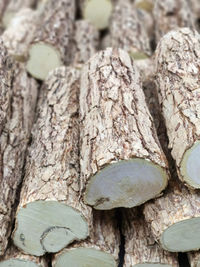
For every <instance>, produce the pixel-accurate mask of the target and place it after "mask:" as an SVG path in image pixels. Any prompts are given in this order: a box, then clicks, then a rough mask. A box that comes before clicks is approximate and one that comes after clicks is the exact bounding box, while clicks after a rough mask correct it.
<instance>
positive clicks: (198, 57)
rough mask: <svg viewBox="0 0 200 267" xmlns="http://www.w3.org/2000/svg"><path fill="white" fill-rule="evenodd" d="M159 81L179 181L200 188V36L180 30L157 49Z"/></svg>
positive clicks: (158, 86)
mask: <svg viewBox="0 0 200 267" xmlns="http://www.w3.org/2000/svg"><path fill="white" fill-rule="evenodd" d="M156 73H157V75H156V80H157V89H158V94H159V101H160V104H161V108H162V113H163V116H164V119H165V123H166V128H167V134H168V137H169V147H170V148H171V149H172V150H171V154H172V156H173V158H174V160H175V161H176V166H177V171H178V174H179V178H180V179H181V180H182V181H184V183H186V184H187V185H188V186H190V187H192V188H200V175H199V173H200V126H199V125H200V108H199V103H200V101H199V98H200V81H199V74H200V35H199V34H198V33H197V32H196V31H192V30H189V29H188V28H182V29H181V28H180V29H178V30H176V31H172V32H170V33H168V34H167V35H165V36H164V37H163V38H162V39H161V41H160V43H159V45H158V47H157V50H156Z"/></svg>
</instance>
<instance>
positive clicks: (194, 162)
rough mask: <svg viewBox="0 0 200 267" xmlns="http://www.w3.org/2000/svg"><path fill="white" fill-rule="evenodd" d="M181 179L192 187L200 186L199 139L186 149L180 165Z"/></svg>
mask: <svg viewBox="0 0 200 267" xmlns="http://www.w3.org/2000/svg"><path fill="white" fill-rule="evenodd" d="M180 174H181V176H182V178H183V180H184V181H185V182H186V183H187V184H188V185H189V186H190V187H193V188H198V189H199V188H200V141H197V142H196V143H195V144H194V145H193V146H192V147H191V148H190V149H188V150H187V151H186V152H185V154H184V156H183V159H182V162H181V165H180Z"/></svg>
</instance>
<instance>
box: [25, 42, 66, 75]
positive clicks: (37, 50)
mask: <svg viewBox="0 0 200 267" xmlns="http://www.w3.org/2000/svg"><path fill="white" fill-rule="evenodd" d="M61 65H62V60H61V57H60V54H59V52H58V51H57V50H56V48H55V47H53V46H51V45H49V44H46V43H42V42H40V43H35V44H33V45H31V47H30V49H29V59H28V62H27V67H26V68H27V71H28V72H29V73H30V74H31V75H32V76H33V77H34V78H36V79H39V80H44V79H45V78H46V77H47V75H48V73H49V71H51V70H53V69H55V68H57V67H60V66H61Z"/></svg>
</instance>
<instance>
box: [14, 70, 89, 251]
mask: <svg viewBox="0 0 200 267" xmlns="http://www.w3.org/2000/svg"><path fill="white" fill-rule="evenodd" d="M79 76H80V71H78V70H77V69H75V68H65V67H60V68H57V69H56V70H55V71H53V72H51V73H50V74H49V76H48V78H47V80H46V81H45V83H44V86H43V88H42V90H43V96H42V99H40V100H39V103H40V105H39V111H38V116H37V121H36V123H35V125H34V127H33V131H32V143H31V146H30V147H29V151H28V156H27V161H26V167H25V178H24V183H23V187H22V191H21V197H20V204H19V207H18V212H17V215H16V224H15V230H14V233H13V240H14V244H15V245H16V246H18V247H19V248H20V249H21V250H23V251H24V252H25V253H28V254H31V255H35V256H41V255H43V254H45V253H46V252H58V251H60V250H61V249H63V248H64V247H66V246H67V245H68V244H69V243H71V242H73V241H74V240H82V239H85V238H86V237H87V236H88V234H89V227H90V223H91V208H90V207H87V206H86V205H84V204H83V203H82V202H81V201H80V196H79V182H80V181H79V117H78V110H79V103H78V94H79Z"/></svg>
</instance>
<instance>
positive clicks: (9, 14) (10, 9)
mask: <svg viewBox="0 0 200 267" xmlns="http://www.w3.org/2000/svg"><path fill="white" fill-rule="evenodd" d="M1 1H2V0H1ZM35 3H36V0H9V3H8V5H7V7H6V9H5V11H4V14H3V19H2V22H3V26H4V28H7V27H8V26H9V24H10V22H11V20H12V19H13V18H14V17H15V14H16V13H17V12H18V11H19V10H20V9H22V8H26V7H28V8H33V7H34V5H35Z"/></svg>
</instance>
